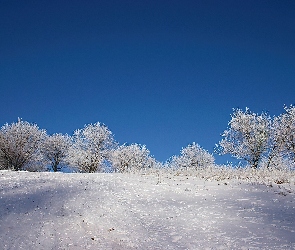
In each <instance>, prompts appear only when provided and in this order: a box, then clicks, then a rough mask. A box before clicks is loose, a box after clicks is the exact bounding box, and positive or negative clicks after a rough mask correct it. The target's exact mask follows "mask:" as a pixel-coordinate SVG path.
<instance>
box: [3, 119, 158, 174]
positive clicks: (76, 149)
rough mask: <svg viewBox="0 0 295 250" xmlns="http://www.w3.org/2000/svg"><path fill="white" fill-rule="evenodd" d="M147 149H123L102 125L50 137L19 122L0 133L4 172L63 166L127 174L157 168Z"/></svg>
mask: <svg viewBox="0 0 295 250" xmlns="http://www.w3.org/2000/svg"><path fill="white" fill-rule="evenodd" d="M156 163H157V162H156V160H155V159H154V158H153V157H152V156H150V152H149V151H148V150H147V149H146V147H145V146H141V145H139V144H131V145H125V144H124V145H121V146H119V145H118V143H116V142H115V140H114V137H113V134H112V132H111V131H110V130H109V129H108V127H107V126H105V125H104V124H100V123H95V124H88V125H85V127H84V128H83V129H78V130H76V131H75V132H74V134H73V135H72V136H69V135H63V134H53V135H48V134H47V133H46V131H45V130H42V129H39V128H38V126H37V125H35V124H30V123H28V122H26V121H22V120H20V119H19V120H18V121H17V122H16V123H12V124H5V125H4V126H3V127H2V128H1V130H0V169H12V170H29V171H40V170H45V169H48V166H50V168H51V169H52V170H53V171H54V172H56V171H59V170H60V169H61V167H63V166H67V167H68V168H72V169H74V170H76V171H78V172H86V173H94V172H102V171H103V170H104V168H105V167H106V166H108V167H111V168H112V170H113V171H116V172H125V171H128V170H134V169H143V168H149V167H153V166H155V165H156Z"/></svg>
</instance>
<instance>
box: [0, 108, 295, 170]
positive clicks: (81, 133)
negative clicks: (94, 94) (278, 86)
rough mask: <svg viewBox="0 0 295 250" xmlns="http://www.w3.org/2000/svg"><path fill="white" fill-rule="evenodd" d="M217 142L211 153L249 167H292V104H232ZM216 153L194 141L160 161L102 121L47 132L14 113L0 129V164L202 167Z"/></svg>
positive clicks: (24, 166)
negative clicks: (264, 108)
mask: <svg viewBox="0 0 295 250" xmlns="http://www.w3.org/2000/svg"><path fill="white" fill-rule="evenodd" d="M221 136H222V140H221V141H220V142H219V143H218V144H216V146H215V153H217V154H220V155H224V154H230V155H232V156H233V157H235V158H237V159H241V160H244V161H245V162H246V163H247V165H248V166H250V167H251V168H253V169H257V168H263V167H264V168H267V169H272V168H276V169H280V168H283V167H284V168H286V167H287V168H293V167H294V165H295V107H293V106H290V107H285V108H284V113H283V114H281V115H279V116H276V117H271V116H269V115H268V114H267V113H265V112H262V113H261V114H257V113H254V112H251V111H250V110H249V109H248V108H246V110H245V111H243V110H241V109H234V110H233V114H232V115H231V120H230V121H229V123H228V128H227V129H226V130H225V131H224V132H223V133H222V135H221ZM213 165H214V156H213V155H212V154H210V153H209V152H208V151H207V150H205V149H203V148H202V147H201V146H200V145H198V144H197V143H192V144H190V145H188V146H187V147H185V148H183V149H182V150H181V151H180V155H178V156H172V157H171V158H170V159H168V160H167V161H166V162H165V163H160V162H158V161H157V160H156V159H155V158H154V157H153V156H151V155H150V151H149V150H148V149H147V148H146V146H145V145H140V144H137V143H133V144H131V145H127V144H123V145H119V143H118V142H116V141H115V139H114V135H113V133H112V132H111V131H110V130H109V128H108V127H107V126H106V125H105V124H102V123H99V122H97V123H95V124H86V125H85V126H84V128H82V129H77V130H76V131H74V133H73V135H72V136H69V135H67V134H65V135H64V134H60V133H56V134H52V135H48V134H47V132H46V131H45V130H44V129H40V128H39V127H38V126H37V125H36V124H32V123H29V122H27V121H22V120H21V119H18V121H17V122H15V123H12V124H5V125H3V126H2V127H1V129H0V169H11V170H16V171H18V170H28V171H44V170H48V169H51V170H52V171H54V172H57V171H60V170H61V168H62V167H64V166H66V167H68V168H71V169H73V170H75V171H77V172H86V173H94V172H103V171H105V169H106V168H108V169H111V170H112V171H115V172H128V171H134V170H141V169H148V168H163V167H168V168H171V169H183V168H190V169H196V170H198V169H204V168H206V167H208V166H213Z"/></svg>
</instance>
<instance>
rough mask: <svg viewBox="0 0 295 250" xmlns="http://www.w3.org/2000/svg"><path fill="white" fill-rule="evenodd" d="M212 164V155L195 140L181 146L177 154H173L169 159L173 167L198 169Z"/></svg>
mask: <svg viewBox="0 0 295 250" xmlns="http://www.w3.org/2000/svg"><path fill="white" fill-rule="evenodd" d="M212 165H214V157H213V155H211V154H210V153H209V152H208V151H207V150H205V149H203V148H202V147H201V146H200V145H199V144H197V143H195V142H194V143H192V144H190V145H188V146H187V147H185V148H183V149H182V150H181V151H180V155H179V156H173V157H172V158H171V160H170V166H171V167H173V168H193V169H195V170H198V169H202V168H206V167H209V166H212Z"/></svg>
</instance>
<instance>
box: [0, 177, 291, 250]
mask: <svg viewBox="0 0 295 250" xmlns="http://www.w3.org/2000/svg"><path fill="white" fill-rule="evenodd" d="M294 190H295V188H294V185H289V186H287V185H285V186H283V185H273V186H272V187H270V186H266V185H259V184H255V185H254V184H249V183H240V182H237V181H230V182H229V181H227V182H225V181H219V182H218V181H204V180H201V179H198V178H196V177H191V176H188V177H187V176H173V175H167V176H166V177H162V178H161V181H160V183H159V179H158V177H157V176H155V175H139V174H62V173H29V172H12V171H0V249H26V250H27V249H165V250H168V249H295V199H294V198H295V195H294Z"/></svg>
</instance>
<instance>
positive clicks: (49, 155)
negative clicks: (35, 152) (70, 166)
mask: <svg viewBox="0 0 295 250" xmlns="http://www.w3.org/2000/svg"><path fill="white" fill-rule="evenodd" d="M71 144H72V141H71V138H70V136H68V135H63V134H53V135H48V136H46V137H45V139H44V141H43V143H42V146H41V152H42V156H43V158H44V160H45V161H46V162H48V163H49V164H50V165H51V167H52V169H53V171H54V172H57V171H59V170H60V165H61V164H63V163H65V159H66V156H67V154H68V150H69V148H70V146H71Z"/></svg>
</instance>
